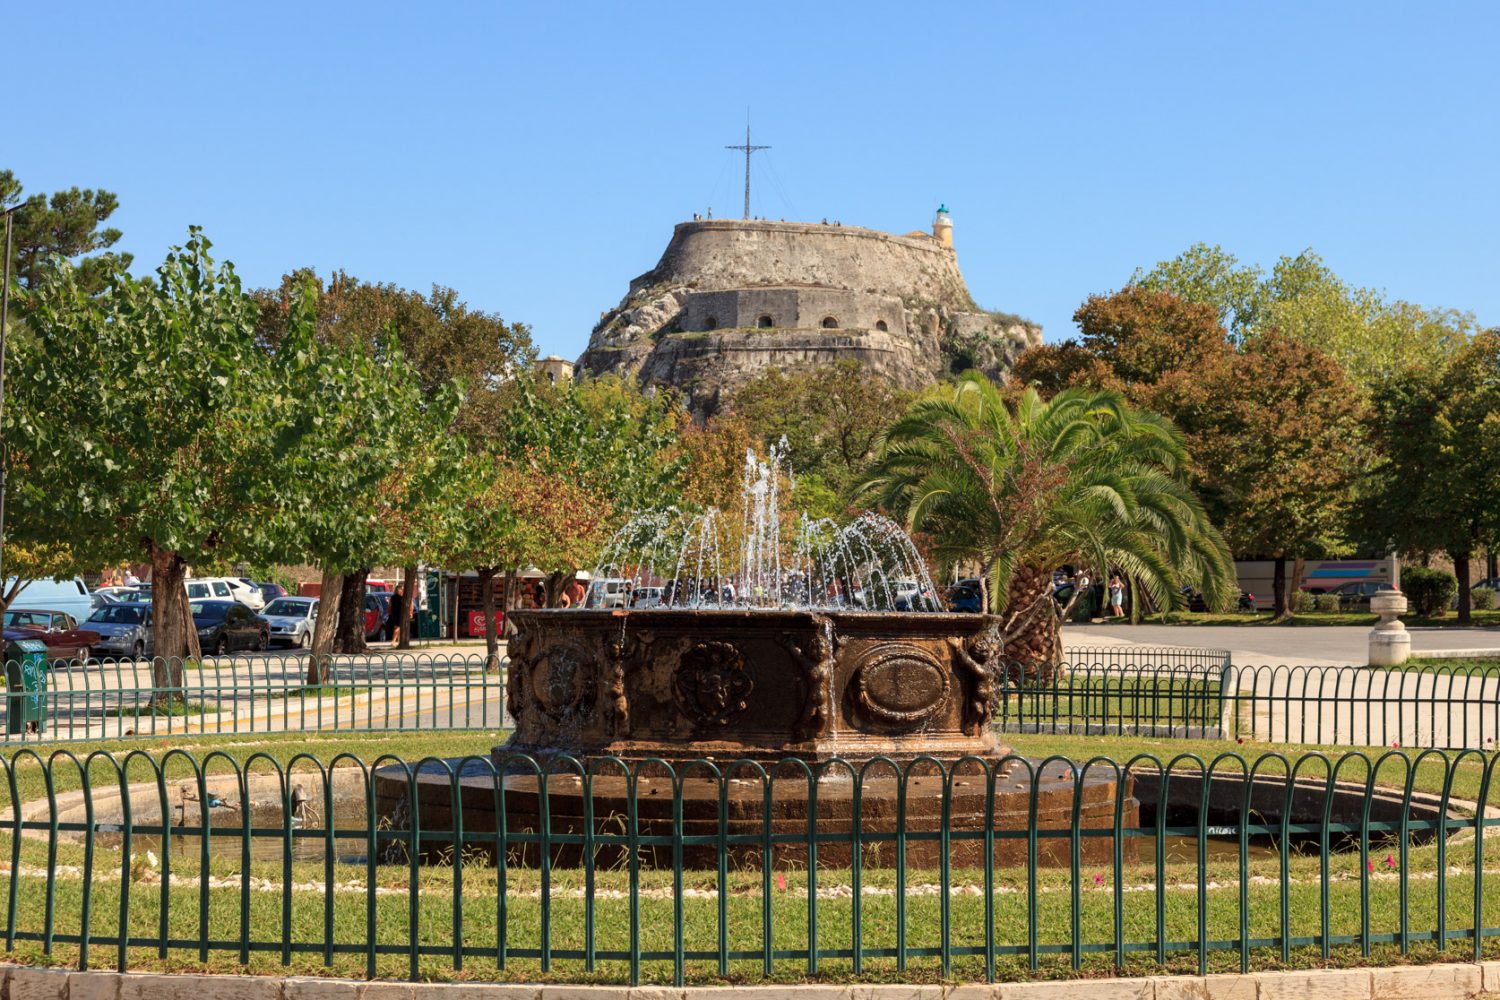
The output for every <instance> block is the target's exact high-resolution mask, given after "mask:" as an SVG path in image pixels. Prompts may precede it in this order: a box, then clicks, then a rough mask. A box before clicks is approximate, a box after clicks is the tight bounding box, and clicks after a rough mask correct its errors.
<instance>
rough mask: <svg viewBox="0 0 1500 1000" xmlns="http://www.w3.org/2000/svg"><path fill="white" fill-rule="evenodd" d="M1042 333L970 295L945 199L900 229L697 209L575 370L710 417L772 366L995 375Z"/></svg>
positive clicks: (916, 377) (924, 377)
mask: <svg viewBox="0 0 1500 1000" xmlns="http://www.w3.org/2000/svg"><path fill="white" fill-rule="evenodd" d="M1040 342H1041V329H1040V327H1037V326H1035V325H1033V324H1030V323H1027V322H1025V321H1023V320H1021V319H1019V318H1017V317H1014V316H1009V315H1005V314H998V313H992V312H987V311H985V310H982V309H980V308H979V307H978V306H976V305H975V304H974V300H973V299H972V298H971V297H970V295H969V290H968V287H967V286H966V285H965V284H964V279H963V275H962V274H961V273H959V269H958V257H957V255H956V254H955V253H954V250H953V224H952V222H951V221H950V219H949V217H948V212H947V210H946V209H942V208H940V209H939V210H938V212H937V214H936V218H935V219H934V221H933V224H932V229H931V231H930V232H923V231H920V230H919V231H916V232H910V233H907V234H905V235H904V236H897V235H895V234H892V233H883V232H879V231H877V230H874V229H864V228H861V227H858V226H844V225H839V224H836V223H832V224H831V223H828V222H822V223H805V222H771V221H767V220H760V219H694V220H692V221H690V222H682V223H679V224H678V225H677V227H676V228H675V229H674V230H673V232H672V239H671V242H670V243H668V244H667V248H666V250H665V252H663V253H662V255H661V260H659V261H658V262H657V264H656V266H655V267H654V268H652V269H651V270H650V271H647V272H646V273H645V274H643V275H641V276H640V277H638V278H636V279H635V280H634V281H632V282H631V283H630V291H629V292H628V293H627V294H626V296H625V298H624V300H623V301H621V302H620V304H619V305H617V306H615V308H613V309H611V310H609V311H608V312H606V313H604V314H603V316H601V317H600V320H599V323H598V325H596V326H595V327H594V330H593V335H592V336H591V338H590V340H589V346H588V349H587V350H586V351H585V352H584V354H583V356H582V357H581V358H580V359H579V361H578V366H579V369H580V370H581V371H582V372H585V373H590V374H601V373H605V372H616V373H621V374H633V375H636V376H638V377H639V378H640V379H641V381H642V383H644V384H647V385H653V384H654V385H671V386H675V387H677V388H678V389H680V390H682V392H683V393H684V394H685V395H686V396H687V398H688V402H689V404H690V406H691V408H692V409H693V411H694V412H696V413H699V414H707V413H713V412H714V411H716V410H717V409H718V408H719V407H720V405H721V404H722V402H723V400H724V399H725V398H727V397H728V396H729V395H732V393H733V391H734V389H735V388H736V387H737V386H739V385H741V384H743V383H744V382H746V381H748V380H749V379H751V378H753V377H755V375H757V374H759V373H760V372H761V371H763V370H765V369H767V368H796V367H806V366H813V365H823V364H830V363H833V362H836V361H839V360H841V359H844V358H853V359H856V360H858V361H860V362H862V363H863V364H864V365H866V366H867V367H868V368H869V369H871V370H872V371H874V372H877V373H879V374H881V375H883V376H885V377H887V378H890V379H891V380H892V381H894V382H896V383H899V384H900V385H902V386H906V387H917V386H920V385H923V384H926V383H928V382H931V381H932V380H934V379H935V378H937V377H938V376H940V375H942V374H943V373H945V372H949V371H960V370H963V369H965V368H979V369H982V370H985V371H988V372H990V373H992V374H999V373H1001V372H1003V371H1004V370H1006V369H1007V368H1008V367H1009V365H1010V363H1011V362H1012V361H1013V360H1014V359H1015V357H1016V356H1017V355H1018V354H1019V353H1020V352H1021V351H1023V350H1025V349H1026V348H1027V347H1028V346H1031V345H1033V344H1037V343H1040Z"/></svg>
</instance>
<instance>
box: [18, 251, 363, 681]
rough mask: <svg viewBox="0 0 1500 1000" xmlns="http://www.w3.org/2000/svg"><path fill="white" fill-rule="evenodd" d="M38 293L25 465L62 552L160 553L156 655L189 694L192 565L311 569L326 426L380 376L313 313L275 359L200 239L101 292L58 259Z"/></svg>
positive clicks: (294, 314)
mask: <svg viewBox="0 0 1500 1000" xmlns="http://www.w3.org/2000/svg"><path fill="white" fill-rule="evenodd" d="M27 298H28V303H27V306H28V311H29V314H30V326H31V331H30V332H31V336H29V337H28V338H26V340H25V343H24V345H22V346H21V348H20V349H18V351H17V355H16V358H15V369H14V370H15V371H16V373H17V377H16V378H15V379H14V380H13V382H12V384H13V385H14V386H15V395H14V397H13V399H14V401H15V404H16V405H14V406H13V407H9V408H7V411H6V438H7V440H8V441H10V442H14V443H15V444H16V445H17V446H18V448H19V449H20V450H21V452H22V454H21V455H20V461H19V462H18V464H17V468H18V469H20V470H24V472H23V475H29V476H31V477H34V482H35V484H36V485H37V486H38V487H39V488H45V489H46V490H48V492H49V493H50V496H51V498H52V501H53V517H54V525H55V530H56V531H57V532H58V541H59V542H60V543H61V544H65V545H67V546H69V547H70V548H71V549H72V550H73V551H74V552H75V553H77V554H80V555H82V554H86V555H88V556H90V557H92V558H93V559H94V560H95V561H97V562H112V561H116V560H120V559H123V558H126V557H128V556H132V555H138V554H144V555H146V557H147V558H149V560H150V562H151V565H152V579H153V587H152V615H153V621H154V622H155V641H156V650H157V653H158V655H159V656H160V657H164V658H169V659H168V660H159V661H158V666H157V674H158V676H157V678H156V686H157V687H159V688H163V689H165V688H169V687H179V686H180V684H181V659H180V658H182V657H184V656H187V655H189V654H190V653H193V652H195V651H196V646H197V642H196V636H195V634H194V633H193V631H192V629H191V627H190V622H191V617H190V615H189V614H188V613H187V606H186V592H185V590H184V587H183V579H184V577H185V575H186V571H187V568H188V566H189V565H200V566H209V565H214V564H225V563H231V562H240V561H244V562H250V563H259V564H265V563H269V562H275V561H289V560H290V559H293V558H301V555H302V553H301V546H302V544H303V543H304V542H305V539H306V531H305V529H306V521H307V517H308V503H309V495H310V494H309V493H308V492H307V491H305V490H304V489H303V486H302V482H303V480H304V479H306V478H309V477H312V478H316V477H317V476H319V475H321V474H322V473H323V466H324V465H325V464H327V462H328V460H329V457H330V453H329V450H328V442H327V439H326V438H324V437H321V436H320V435H319V432H318V428H319V425H320V423H321V421H322V420H323V419H324V415H325V412H326V411H327V409H328V407H330V406H339V405H343V403H344V402H347V400H348V398H350V397H357V401H356V402H350V403H349V405H350V406H355V407H358V406H365V405H375V404H377V400H375V399H374V396H376V395H377V394H378V392H379V388H378V387H377V386H372V385H371V384H370V383H371V380H372V370H370V369H363V370H351V369H350V368H349V367H348V364H347V363H346V362H347V361H348V359H349V356H350V355H349V354H348V352H338V351H332V350H324V349H321V348H320V346H319V344H318V341H317V339H316V337H315V336H314V328H313V317H314V316H315V313H314V311H313V308H312V305H311V303H310V302H302V303H299V304H298V305H297V306H296V307H295V308H293V309H292V310H290V312H289V316H288V322H287V325H286V329H285V330H284V331H282V335H281V336H280V338H279V340H278V342H277V345H276V347H275V349H268V348H267V345H266V344H265V343H264V342H263V341H262V340H261V339H260V338H259V337H258V336H257V335H256V321H257V312H258V310H257V308H256V304H255V302H254V300H253V299H252V298H251V297H250V296H249V295H248V294H246V293H245V292H244V291H242V290H241V287H240V283H239V279H238V277H237V276H236V275H235V273H234V269H233V267H232V266H231V265H229V264H227V263H226V264H223V265H219V264H216V263H215V262H214V261H213V259H212V258H211V257H210V256H209V242H208V240H207V239H206V238H204V237H203V236H202V235H201V233H200V232H199V231H198V230H197V229H193V230H191V231H190V234H189V239H188V241H187V243H186V244H185V245H184V246H183V247H180V248H174V249H173V250H172V251H171V252H170V253H169V254H168V255H167V258H166V261H165V262H164V263H163V264H162V265H161V266H160V267H159V268H158V269H157V271H156V274H155V276H154V278H152V279H140V280H137V279H135V278H132V277H131V276H130V275H129V274H128V273H126V272H125V271H124V269H123V268H122V267H120V266H119V264H118V262H117V261H116V262H114V266H111V267H110V268H108V269H107V270H106V272H105V274H104V280H103V283H102V285H101V286H100V288H99V289H98V290H97V291H95V290H93V289H91V288H90V287H89V286H88V283H87V276H86V275H85V274H83V273H82V272H81V271H80V270H79V269H78V268H75V267H73V266H71V265H68V264H66V263H62V264H59V265H58V267H57V269H56V270H55V271H52V272H50V273H47V274H44V275H43V276H42V277H41V279H40V280H39V282H38V285H37V287H36V288H35V289H34V290H33V291H31V292H30V293H29V294H28V296H27ZM384 381H389V380H388V379H384ZM334 457H340V455H339V453H335V455H334ZM351 457H352V456H351ZM360 466H361V463H359V462H354V463H352V464H351V468H354V469H360ZM351 481H356V482H357V481H358V480H357V478H356V479H354V480H351ZM311 495H314V496H315V495H317V494H316V491H313V492H312V494H311Z"/></svg>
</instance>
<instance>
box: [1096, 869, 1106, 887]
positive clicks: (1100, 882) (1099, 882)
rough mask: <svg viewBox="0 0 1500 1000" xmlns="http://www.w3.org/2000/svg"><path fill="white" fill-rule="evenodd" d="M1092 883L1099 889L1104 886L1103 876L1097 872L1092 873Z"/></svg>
mask: <svg viewBox="0 0 1500 1000" xmlns="http://www.w3.org/2000/svg"><path fill="white" fill-rule="evenodd" d="M1094 885H1095V886H1096V887H1098V888H1100V889H1102V888H1104V876H1103V875H1100V874H1099V873H1098V872H1095V873H1094Z"/></svg>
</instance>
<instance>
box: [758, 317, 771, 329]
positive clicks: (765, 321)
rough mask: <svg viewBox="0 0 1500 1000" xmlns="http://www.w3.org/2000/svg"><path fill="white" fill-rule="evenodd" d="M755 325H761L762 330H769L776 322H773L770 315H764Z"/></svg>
mask: <svg viewBox="0 0 1500 1000" xmlns="http://www.w3.org/2000/svg"><path fill="white" fill-rule="evenodd" d="M755 325H756V326H758V327H760V328H761V329H762V330H769V329H770V328H771V327H773V326H775V325H776V324H775V323H772V322H771V317H770V316H762V317H761V318H760V319H758V320H756V321H755Z"/></svg>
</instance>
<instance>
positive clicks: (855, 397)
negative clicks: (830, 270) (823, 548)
mask: <svg viewBox="0 0 1500 1000" xmlns="http://www.w3.org/2000/svg"><path fill="white" fill-rule="evenodd" d="M913 398H914V394H913V393H911V392H908V391H906V390H904V389H899V388H897V387H896V386H894V385H892V384H891V382H890V381H889V380H887V379H884V378H881V377H880V376H878V375H872V374H870V372H869V371H868V369H866V368H865V367H864V366H863V365H862V364H860V363H859V362H858V361H840V362H838V363H837V364H834V365H820V366H818V367H815V368H806V369H791V370H787V371H783V370H781V369H779V368H772V369H769V370H767V371H766V372H764V373H763V374H761V375H759V376H757V377H756V378H754V379H753V380H751V381H750V382H748V383H747V384H745V385H744V386H742V387H741V388H740V389H739V391H737V392H736V393H735V394H734V396H733V397H732V398H731V399H730V401H729V409H730V411H731V412H733V413H734V414H736V415H737V416H739V417H740V418H741V419H743V420H744V421H745V422H746V424H747V425H748V427H749V430H750V432H751V433H752V434H753V435H755V436H756V437H759V438H760V439H761V440H762V441H764V442H766V443H767V444H775V443H777V442H778V441H780V440H782V439H783V438H784V439H785V440H786V449H787V451H786V457H787V460H788V462H789V463H790V465H791V468H792V472H793V474H794V475H795V477H796V482H797V484H798V489H799V492H800V494H801V495H800V498H799V499H800V500H801V501H802V507H803V509H804V510H806V511H807V512H808V513H809V514H813V515H815V516H829V517H832V516H838V515H840V514H842V513H843V504H842V502H841V498H842V497H843V496H845V495H846V494H847V493H848V490H849V489H850V487H851V486H852V485H853V483H854V481H855V479H856V478H858V476H859V473H860V470H862V469H863V468H864V466H865V465H866V464H867V463H868V462H869V460H870V458H871V457H872V456H873V455H874V454H875V450H876V447H877V445H878V444H879V441H880V435H881V434H882V433H883V432H884V431H885V429H886V428H887V427H889V426H890V424H891V421H892V420H893V419H894V417H895V415H896V414H898V413H900V412H901V411H902V410H903V409H905V408H906V406H907V404H908V403H910V402H911V400H912V399H913Z"/></svg>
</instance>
